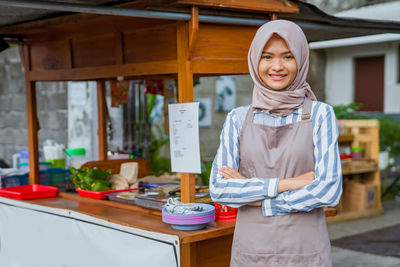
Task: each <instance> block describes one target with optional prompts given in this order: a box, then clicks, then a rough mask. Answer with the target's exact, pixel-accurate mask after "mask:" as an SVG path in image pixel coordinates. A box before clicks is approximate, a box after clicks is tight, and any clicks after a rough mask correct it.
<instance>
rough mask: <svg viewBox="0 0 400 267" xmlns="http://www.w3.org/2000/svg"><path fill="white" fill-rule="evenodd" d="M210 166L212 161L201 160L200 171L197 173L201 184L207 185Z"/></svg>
mask: <svg viewBox="0 0 400 267" xmlns="http://www.w3.org/2000/svg"><path fill="white" fill-rule="evenodd" d="M211 168H212V161H208V162H204V161H202V162H201V173H200V174H198V175H197V176H199V177H200V179H201V181H202V183H203V185H209V182H210V181H209V180H210V174H211Z"/></svg>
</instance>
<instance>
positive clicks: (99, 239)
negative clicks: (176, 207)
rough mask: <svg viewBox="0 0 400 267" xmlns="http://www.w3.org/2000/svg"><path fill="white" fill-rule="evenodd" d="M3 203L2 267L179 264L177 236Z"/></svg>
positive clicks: (0, 210)
mask: <svg viewBox="0 0 400 267" xmlns="http://www.w3.org/2000/svg"><path fill="white" fill-rule="evenodd" d="M0 202H3V203H1V204H0V240H1V244H0V266H4V267H28V266H29V267H67V266H68V267H88V266H96V267H111V266H112V267H133V266H149V267H153V266H154V267H158V266H174V267H175V266H178V265H179V262H178V261H179V246H178V245H179V243H178V239H177V237H176V236H168V235H164V234H158V233H154V232H147V231H143V230H138V229H134V228H130V227H125V226H121V225H118V224H113V223H109V222H106V221H103V220H99V219H96V218H93V217H90V216H86V215H83V214H79V213H75V212H71V211H67V210H61V209H53V208H44V209H43V208H42V207H41V206H38V205H32V204H29V205H25V207H17V206H14V205H12V204H16V203H17V202H15V203H13V201H12V200H10V201H9V200H5V199H4V198H0ZM4 202H6V203H9V204H5V203H4ZM20 203H22V202H20ZM10 204H11V205H10ZM17 204H19V203H17ZM19 206H21V205H19ZM22 206H24V205H22ZM35 209H36V210H35ZM52 211H55V212H52ZM114 226H115V228H114Z"/></svg>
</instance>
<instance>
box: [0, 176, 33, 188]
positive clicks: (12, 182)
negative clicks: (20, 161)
mask: <svg viewBox="0 0 400 267" xmlns="http://www.w3.org/2000/svg"><path fill="white" fill-rule="evenodd" d="M28 179H29V173H25V174H21V175H12V176H7V177H2V178H1V181H0V188H7V187H12V186H20V185H27V184H28Z"/></svg>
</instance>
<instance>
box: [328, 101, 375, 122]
mask: <svg viewBox="0 0 400 267" xmlns="http://www.w3.org/2000/svg"><path fill="white" fill-rule="evenodd" d="M362 106H363V104H361V103H351V104H348V105H336V106H333V110H334V111H335V115H336V118H337V119H338V120H345V119H367V118H368V117H366V116H363V115H359V114H357V113H356V112H357V111H358V110H359V109H360V108H361V107H362Z"/></svg>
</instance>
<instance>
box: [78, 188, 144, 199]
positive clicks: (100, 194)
mask: <svg viewBox="0 0 400 267" xmlns="http://www.w3.org/2000/svg"><path fill="white" fill-rule="evenodd" d="M75 190H76V192H78V194H79V195H80V196H81V197H90V198H95V199H106V198H108V196H106V195H105V194H108V193H115V192H124V191H131V190H138V189H137V188H126V189H118V190H107V191H90V190H82V189H79V188H77V189H75Z"/></svg>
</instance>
